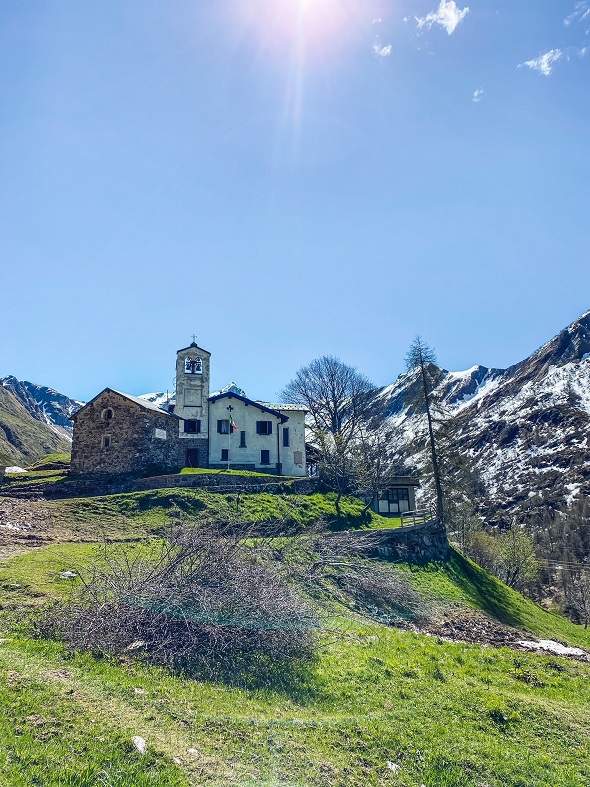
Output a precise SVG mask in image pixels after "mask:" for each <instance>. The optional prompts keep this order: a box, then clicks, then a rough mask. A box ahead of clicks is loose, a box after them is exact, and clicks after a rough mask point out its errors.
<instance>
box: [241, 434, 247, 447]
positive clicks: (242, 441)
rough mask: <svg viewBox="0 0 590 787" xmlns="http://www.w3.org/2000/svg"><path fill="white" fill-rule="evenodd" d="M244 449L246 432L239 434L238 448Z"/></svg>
mask: <svg viewBox="0 0 590 787" xmlns="http://www.w3.org/2000/svg"><path fill="white" fill-rule="evenodd" d="M245 447H246V432H240V448H245Z"/></svg>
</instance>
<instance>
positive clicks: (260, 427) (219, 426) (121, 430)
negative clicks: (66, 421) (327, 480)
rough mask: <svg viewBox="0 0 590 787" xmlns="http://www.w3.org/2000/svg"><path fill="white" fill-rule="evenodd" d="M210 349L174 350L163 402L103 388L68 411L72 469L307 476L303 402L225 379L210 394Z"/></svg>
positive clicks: (98, 472)
mask: <svg viewBox="0 0 590 787" xmlns="http://www.w3.org/2000/svg"><path fill="white" fill-rule="evenodd" d="M210 362H211V353H209V352H207V350H204V349H203V348H201V347H199V346H198V345H197V344H196V343H195V342H193V343H192V344H191V345H189V347H184V348H182V349H181V350H178V352H177V354H176V397H175V404H174V405H169V406H168V409H163V408H161V407H160V406H158V405H156V404H153V403H150V402H148V401H146V400H145V399H141V398H138V397H135V396H129V395H128V394H124V393H120V392H119V391H114V390H113V389H111V388H105V390H104V391H102V392H101V393H99V394H98V395H97V396H95V397H94V399H92V400H91V401H90V402H88V403H87V404H85V405H84V407H82V408H81V409H80V410H78V412H77V413H75V414H74V415H73V416H72V421H73V422H74V434H73V445H72V464H71V472H72V474H74V475H87V474H92V475H105V476H106V475H117V474H123V473H139V474H146V473H150V472H154V473H156V472H162V471H164V472H165V471H171V470H175V469H178V468H181V467H204V468H206V467H210V468H216V469H223V468H234V469H245V470H258V471H262V472H267V473H276V474H279V475H291V476H304V475H306V460H305V409H304V408H302V407H300V406H298V405H290V404H269V403H266V402H259V401H255V400H253V399H249V398H248V397H247V396H245V395H243V392H241V391H240V390H239V389H237V388H236V387H235V386H232V387H230V388H228V389H226V390H224V391H222V392H218V393H215V394H213V395H210V391H209V386H210Z"/></svg>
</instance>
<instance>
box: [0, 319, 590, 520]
mask: <svg viewBox="0 0 590 787" xmlns="http://www.w3.org/2000/svg"><path fill="white" fill-rule="evenodd" d="M440 375H441V381H440V384H439V386H438V389H437V395H438V397H439V399H440V402H441V406H442V409H443V410H444V412H445V414H446V416H448V417H451V418H452V419H453V424H452V428H453V435H454V436H453V442H454V445H455V447H456V448H457V449H459V450H460V451H461V452H463V453H464V454H465V455H466V456H468V457H469V458H470V460H471V462H472V464H473V466H474V467H475V468H476V469H477V470H478V471H479V473H480V475H481V478H482V480H483V482H484V485H485V488H486V497H487V498H488V499H489V500H491V501H492V505H493V506H495V507H500V508H508V509H510V510H512V509H514V508H515V507H518V506H521V507H522V506H524V505H527V504H528V503H529V502H530V503H531V504H532V505H534V504H536V503H537V502H544V503H548V504H550V505H551V506H554V507H555V506H557V507H562V506H566V505H569V504H570V503H571V502H572V501H573V500H574V499H576V497H577V496H579V495H583V494H585V495H588V494H590V311H588V312H586V314H584V315H582V316H581V317H580V318H579V319H578V320H576V321H575V322H573V323H572V324H571V325H570V326H569V327H567V328H565V329H564V330H563V331H561V332H560V333H559V334H558V335H557V336H555V337H554V338H553V339H551V341H549V342H547V344H545V345H543V347H541V348H540V349H539V350H537V351H536V352H534V353H533V354H532V355H531V356H530V357H529V358H526V359H525V360H524V361H521V362H520V363H517V364H515V365H514V366H511V367H510V368H508V369H489V368H487V367H485V366H473V367H471V368H470V369H467V370H466V371H463V372H448V371H446V370H444V369H441V370H440ZM416 385H417V377H416V374H415V373H408V374H405V375H401V376H400V377H399V378H398V379H397V380H396V381H395V382H394V383H393V384H392V385H389V386H387V387H385V388H383V389H382V390H381V392H380V393H379V398H380V400H381V405H382V412H383V413H384V416H385V417H386V418H387V419H388V421H389V422H390V424H391V425H392V426H394V427H395V429H394V431H395V434H396V435H397V437H396V448H397V449H398V450H399V452H400V454H401V455H402V456H404V457H407V456H408V455H411V454H412V452H413V451H414V449H413V447H412V441H413V438H414V437H415V436H416V434H417V433H419V432H420V430H421V429H422V426H421V422H422V419H421V417H420V416H419V415H417V414H416V412H415V408H414V406H413V405H412V393H413V391H414V390H415V388H416ZM229 387H230V386H228V389H229ZM231 387H235V389H236V390H239V389H237V387H236V386H235V383H232V384H231ZM0 393H1V394H2V395H3V399H0V419H2V418H4V413H5V410H6V404H5V403H6V402H7V401H10V402H11V404H10V407H11V408H12V409H14V407H15V402H14V401H12V400H11V399H7V398H6V397H7V395H8V394H11V395H12V397H13V398H15V397H16V399H17V404H18V403H20V405H21V407H22V408H23V409H24V410H25V411H26V412H27V414H28V415H29V416H30V417H31V418H32V419H34V421H36V422H37V424H39V425H43V426H45V427H46V429H49V431H53V433H54V434H55V436H56V437H58V436H61V437H65V438H68V437H70V435H71V422H70V421H69V420H68V416H69V415H71V413H72V412H74V411H75V410H76V409H77V408H78V407H80V406H81V404H82V403H81V402H78V401H76V400H74V399H70V398H69V397H67V396H64V395H63V394H60V393H58V392H57V391H54V390H52V389H51V388H47V387H45V386H40V385H35V384H34V383H29V382H20V381H18V380H17V379H16V378H14V377H4V378H1V379H0ZM143 398H145V399H147V400H148V401H152V402H156V403H158V404H160V406H164V405H165V403H166V400H167V398H168V394H165V393H160V392H157V393H152V394H144V395H143ZM169 401H170V402H171V403H173V401H174V397H173V396H172V395H171V396H170V397H169ZM20 413H21V418H22V417H23V413H22V410H21V411H20ZM27 424H28V432H27V434H28V435H31V428H32V427H31V424H30V422H28V421H27ZM17 431H18V430H17ZM33 431H34V430H33ZM11 434H13V441H12V442H11V440H10V439H7V438H6V437H5V438H3V439H4V442H5V444H6V443H9V444H10V445H12V446H13V448H12V449H11V450H12V452H13V454H14V452H15V451H16V452H17V453H18V452H19V451H20V449H18V448H16V447H15V446H16V443H15V442H14V439H15V438H14V427H13V428H12V432H11ZM41 434H42V437H40V438H39V439H40V441H41V442H40V443H39V445H41V444H43V445H45V444H48V442H47V441H48V438H47V432H46V430H45V431H42V432H40V435H41ZM0 438H2V433H0ZM28 440H29V438H28V437H27V438H26V439H25V440H24V443H26V444H27V445H28ZM43 441H44V442H43ZM49 442H51V441H49ZM7 450H8V449H5V451H4V455H5V456H7V455H8V454H7ZM29 450H33V452H34V453H35V456H37V455H40V454H39V450H40V449H29ZM48 450H51V451H55V450H58V449H57V448H56V447H55V446H54V445H51V447H50V448H49V449H48ZM414 459H415V461H416V463H417V464H418V465H420V463H421V458H420V456H419V455H416V456H414ZM11 462H12V460H11Z"/></svg>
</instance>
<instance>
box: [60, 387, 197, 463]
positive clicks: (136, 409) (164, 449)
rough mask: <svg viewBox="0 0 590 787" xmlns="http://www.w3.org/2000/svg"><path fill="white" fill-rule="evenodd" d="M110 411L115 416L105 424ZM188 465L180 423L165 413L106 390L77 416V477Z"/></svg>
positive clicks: (75, 418) (75, 436)
mask: <svg viewBox="0 0 590 787" xmlns="http://www.w3.org/2000/svg"><path fill="white" fill-rule="evenodd" d="M109 409H110V410H111V411H112V417H111V418H109V419H106V418H105V417H104V415H105V413H106V411H107V410H109ZM107 439H108V445H106V444H105V441H106V440H107ZM183 461H184V457H181V456H180V451H179V439H178V418H175V417H174V416H172V415H170V414H169V413H166V412H164V411H163V410H162V411H157V410H150V409H147V408H143V407H142V406H141V405H139V404H137V403H136V402H134V401H133V400H131V399H128V398H127V397H125V396H123V395H121V394H119V393H117V392H116V391H112V390H110V389H108V388H107V389H106V390H105V391H103V392H102V393H100V394H99V395H98V396H97V397H96V398H95V399H94V400H93V401H91V402H90V403H89V404H88V405H86V407H85V408H83V409H82V410H80V412H79V413H77V414H76V415H75V416H74V435H73V444H72V463H71V473H72V475H85V474H100V475H105V476H108V475H115V474H121V473H123V474H124V473H140V472H145V471H146V470H148V469H149V468H151V467H153V468H156V467H157V468H161V469H162V470H164V469H172V468H175V467H179V466H182V464H183Z"/></svg>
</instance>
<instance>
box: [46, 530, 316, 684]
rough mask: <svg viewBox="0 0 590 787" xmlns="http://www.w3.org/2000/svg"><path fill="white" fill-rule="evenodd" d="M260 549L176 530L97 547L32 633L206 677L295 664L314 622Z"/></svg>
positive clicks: (308, 645)
mask: <svg viewBox="0 0 590 787" xmlns="http://www.w3.org/2000/svg"><path fill="white" fill-rule="evenodd" d="M261 547H262V544H261ZM261 551H262V550H261V549H260V548H257V540H256V539H248V538H245V537H244V534H243V533H242V535H241V536H238V535H237V534H236V533H235V528H231V529H230V528H228V527H219V526H212V525H202V526H198V527H192V528H189V527H185V526H179V527H178V528H177V529H176V530H175V531H174V532H173V533H171V535H170V537H169V538H168V539H165V540H163V541H160V542H156V543H152V544H150V545H147V546H145V547H135V548H133V549H129V547H125V546H115V547H113V546H105V547H103V548H102V552H101V555H100V559H99V560H97V561H95V563H94V564H93V566H91V567H90V569H88V570H87V571H86V572H85V573H84V574H83V576H82V582H81V584H80V585H79V586H78V587H77V588H76V589H75V590H74V592H73V595H72V598H71V599H70V600H69V601H68V602H67V603H63V604H59V605H57V606H56V607H54V608H53V609H52V610H51V611H49V612H48V613H47V614H46V615H45V617H44V619H43V621H42V624H41V628H42V633H44V634H52V635H53V636H58V637H59V638H61V639H63V640H64V641H65V642H66V643H67V644H68V645H69V646H70V647H72V648H75V649H84V650H92V651H98V652H102V653H111V654H119V655H121V654H141V655H142V656H143V657H144V658H146V659H147V660H149V661H151V662H153V663H157V664H162V665H165V666H168V667H172V668H174V669H180V670H183V671H186V672H200V673H204V674H209V675H214V674H217V673H220V672H223V671H227V670H230V671H231V670H235V669H237V668H238V667H239V666H240V665H243V664H244V663H246V662H248V661H250V662H251V661H252V659H256V658H258V657H262V658H267V659H268V658H270V659H280V660H290V661H293V660H298V661H304V660H306V659H308V658H309V657H310V656H311V655H312V654H313V652H314V648H315V644H316V636H317V631H318V629H319V618H318V614H317V612H316V610H314V609H313V608H312V607H311V606H310V604H309V603H307V602H305V601H304V600H302V598H301V595H300V594H299V593H298V592H297V590H296V589H295V588H294V587H293V586H292V584H291V583H290V582H289V581H288V577H287V576H286V573H287V572H285V571H283V570H282V567H281V564H280V562H276V561H275V562H274V563H269V562H268V561H265V560H262V559H261Z"/></svg>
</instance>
